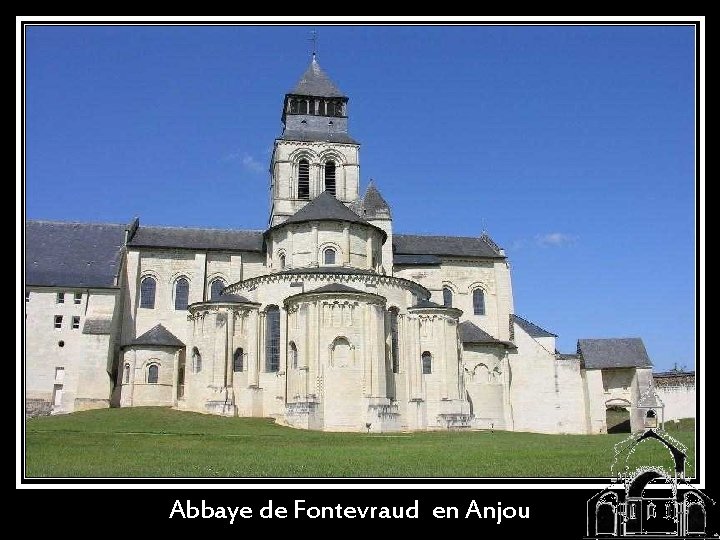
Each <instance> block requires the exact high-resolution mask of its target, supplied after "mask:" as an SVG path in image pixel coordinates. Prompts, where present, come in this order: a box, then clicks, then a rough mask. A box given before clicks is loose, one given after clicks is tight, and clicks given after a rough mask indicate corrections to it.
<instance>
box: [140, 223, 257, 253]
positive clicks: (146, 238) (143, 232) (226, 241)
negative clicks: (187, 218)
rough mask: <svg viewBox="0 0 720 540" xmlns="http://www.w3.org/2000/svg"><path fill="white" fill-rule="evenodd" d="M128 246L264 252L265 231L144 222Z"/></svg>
mask: <svg viewBox="0 0 720 540" xmlns="http://www.w3.org/2000/svg"><path fill="white" fill-rule="evenodd" d="M128 246H133V247H162V248H178V249H198V250H206V249H207V250H227V251H260V252H262V251H263V233H262V231H247V230H245V231H243V230H229V229H194V228H189V227H146V226H143V225H141V226H140V227H138V229H137V232H136V233H135V234H134V236H133V237H132V238H131V240H130V242H128Z"/></svg>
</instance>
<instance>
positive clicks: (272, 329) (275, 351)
mask: <svg viewBox="0 0 720 540" xmlns="http://www.w3.org/2000/svg"><path fill="white" fill-rule="evenodd" d="M265 317H266V324H267V328H266V336H265V371H267V372H268V373H271V372H274V371H278V370H279V369H280V308H278V307H277V306H270V307H269V308H268V309H267V312H266V314H265Z"/></svg>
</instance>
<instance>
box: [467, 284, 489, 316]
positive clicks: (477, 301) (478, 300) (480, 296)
mask: <svg viewBox="0 0 720 540" xmlns="http://www.w3.org/2000/svg"><path fill="white" fill-rule="evenodd" d="M470 298H471V300H472V308H473V315H485V314H486V313H487V291H486V290H485V288H484V287H481V286H476V287H471V288H470Z"/></svg>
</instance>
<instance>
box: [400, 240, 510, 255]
mask: <svg viewBox="0 0 720 540" xmlns="http://www.w3.org/2000/svg"><path fill="white" fill-rule="evenodd" d="M393 251H394V253H397V254H400V255H446V256H449V257H484V258H489V259H504V258H505V256H504V255H501V254H500V253H499V252H498V251H496V250H495V249H494V248H493V247H492V246H491V245H490V244H489V243H488V242H487V241H485V239H484V238H483V237H467V236H425V235H419V234H396V235H394V236H393Z"/></svg>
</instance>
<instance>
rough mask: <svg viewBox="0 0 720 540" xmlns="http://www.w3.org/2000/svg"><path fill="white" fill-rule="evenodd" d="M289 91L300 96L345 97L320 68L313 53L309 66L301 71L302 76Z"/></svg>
mask: <svg viewBox="0 0 720 540" xmlns="http://www.w3.org/2000/svg"><path fill="white" fill-rule="evenodd" d="M290 93H291V94H297V95H300V96H317V97H345V94H343V93H342V91H341V90H340V89H339V88H338V87H337V85H336V84H335V83H334V82H332V81H331V80H330V77H328V76H327V73H325V72H324V71H323V70H322V68H321V67H320V64H318V61H317V59H316V58H315V55H313V59H312V62H310V66H309V67H308V68H307V70H306V71H305V73H303V76H302V77H301V78H300V80H299V81H298V83H297V84H296V85H295V88H293V89H292V90H291V91H290Z"/></svg>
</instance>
